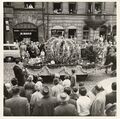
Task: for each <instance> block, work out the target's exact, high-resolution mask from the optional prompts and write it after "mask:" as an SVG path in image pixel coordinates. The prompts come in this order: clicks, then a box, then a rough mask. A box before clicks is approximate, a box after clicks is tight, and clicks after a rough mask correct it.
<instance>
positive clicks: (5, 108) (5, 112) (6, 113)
mask: <svg viewBox="0 0 120 119" xmlns="http://www.w3.org/2000/svg"><path fill="white" fill-rule="evenodd" d="M4 116H12V113H11V109H10V108H8V107H6V105H5V98H4Z"/></svg>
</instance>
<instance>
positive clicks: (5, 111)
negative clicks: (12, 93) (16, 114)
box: [4, 107, 12, 116]
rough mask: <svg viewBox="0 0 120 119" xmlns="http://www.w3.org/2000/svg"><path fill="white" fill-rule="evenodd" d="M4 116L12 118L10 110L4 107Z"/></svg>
mask: <svg viewBox="0 0 120 119" xmlns="http://www.w3.org/2000/svg"><path fill="white" fill-rule="evenodd" d="M4 116H12V113H11V109H10V108H8V107H4Z"/></svg>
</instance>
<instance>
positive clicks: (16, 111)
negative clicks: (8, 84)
mask: <svg viewBox="0 0 120 119" xmlns="http://www.w3.org/2000/svg"><path fill="white" fill-rule="evenodd" d="M19 91H20V89H19V87H18V86H14V87H13V88H12V92H13V96H12V98H10V99H8V100H6V101H5V105H6V107H9V108H10V109H11V112H12V114H13V116H29V115H30V105H29V103H28V100H27V98H25V97H21V96H20V95H19Z"/></svg>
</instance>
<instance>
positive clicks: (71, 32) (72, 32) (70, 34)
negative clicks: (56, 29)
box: [68, 29, 77, 38]
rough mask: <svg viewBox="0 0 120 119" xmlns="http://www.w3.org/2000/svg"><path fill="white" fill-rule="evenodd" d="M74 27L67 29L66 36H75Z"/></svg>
mask: <svg viewBox="0 0 120 119" xmlns="http://www.w3.org/2000/svg"><path fill="white" fill-rule="evenodd" d="M76 35H77V34H76V29H69V30H68V38H75V37H76Z"/></svg>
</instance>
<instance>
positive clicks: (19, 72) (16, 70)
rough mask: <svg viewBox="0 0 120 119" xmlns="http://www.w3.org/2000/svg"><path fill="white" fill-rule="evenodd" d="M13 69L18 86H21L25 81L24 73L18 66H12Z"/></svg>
mask: <svg viewBox="0 0 120 119" xmlns="http://www.w3.org/2000/svg"><path fill="white" fill-rule="evenodd" d="M13 71H14V74H15V77H16V78H17V80H18V86H23V85H24V82H25V81H24V74H23V71H22V69H21V68H20V67H19V66H17V65H15V66H14V67H13Z"/></svg>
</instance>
